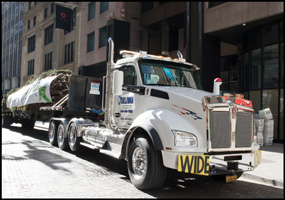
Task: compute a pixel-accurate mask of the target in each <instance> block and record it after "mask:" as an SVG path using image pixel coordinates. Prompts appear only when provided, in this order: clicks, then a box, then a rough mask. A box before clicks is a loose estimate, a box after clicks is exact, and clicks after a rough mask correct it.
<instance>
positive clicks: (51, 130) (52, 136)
mask: <svg viewBox="0 0 285 200" xmlns="http://www.w3.org/2000/svg"><path fill="white" fill-rule="evenodd" d="M53 138H54V124H51V125H50V129H49V139H50V140H53Z"/></svg>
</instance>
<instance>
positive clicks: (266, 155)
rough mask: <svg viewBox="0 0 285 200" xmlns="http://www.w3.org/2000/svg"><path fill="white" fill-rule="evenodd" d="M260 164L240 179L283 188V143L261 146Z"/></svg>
mask: <svg viewBox="0 0 285 200" xmlns="http://www.w3.org/2000/svg"><path fill="white" fill-rule="evenodd" d="M260 150H261V164H260V165H259V166H258V167H257V168H256V169H255V170H254V171H250V172H245V173H244V174H243V175H242V178H245V179H251V180H253V181H256V182H261V183H264V184H269V185H272V186H276V187H281V188H284V179H283V178H284V176H283V175H284V165H283V161H284V158H283V155H284V154H283V153H284V149H283V143H273V144H272V145H270V146H261V147H260Z"/></svg>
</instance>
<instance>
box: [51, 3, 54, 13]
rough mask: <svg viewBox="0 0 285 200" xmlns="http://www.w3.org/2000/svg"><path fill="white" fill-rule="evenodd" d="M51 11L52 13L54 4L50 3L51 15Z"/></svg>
mask: <svg viewBox="0 0 285 200" xmlns="http://www.w3.org/2000/svg"><path fill="white" fill-rule="evenodd" d="M53 11H54V3H51V5H50V13H53Z"/></svg>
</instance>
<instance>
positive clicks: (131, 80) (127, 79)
mask: <svg viewBox="0 0 285 200" xmlns="http://www.w3.org/2000/svg"><path fill="white" fill-rule="evenodd" d="M120 71H123V72H124V84H123V85H137V73H136V70H135V68H134V66H131V65H129V66H123V67H121V68H120Z"/></svg>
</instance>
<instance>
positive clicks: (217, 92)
mask: <svg viewBox="0 0 285 200" xmlns="http://www.w3.org/2000/svg"><path fill="white" fill-rule="evenodd" d="M222 83H223V82H222V79H220V78H216V79H215V80H214V88H213V93H214V94H215V95H220V85H222Z"/></svg>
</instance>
